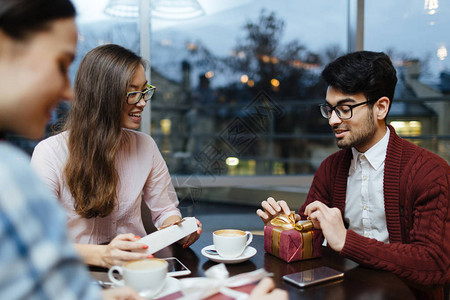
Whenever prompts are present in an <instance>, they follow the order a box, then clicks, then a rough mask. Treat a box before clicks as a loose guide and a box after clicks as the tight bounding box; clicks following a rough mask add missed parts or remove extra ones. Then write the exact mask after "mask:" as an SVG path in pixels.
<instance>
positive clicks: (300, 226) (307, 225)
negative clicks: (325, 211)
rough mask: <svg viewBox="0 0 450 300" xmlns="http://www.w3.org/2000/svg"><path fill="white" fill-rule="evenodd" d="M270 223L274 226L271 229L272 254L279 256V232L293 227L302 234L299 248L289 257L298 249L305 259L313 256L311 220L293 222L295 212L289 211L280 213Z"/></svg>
mask: <svg viewBox="0 0 450 300" xmlns="http://www.w3.org/2000/svg"><path fill="white" fill-rule="evenodd" d="M270 224H272V225H273V226H275V227H274V228H273V230H272V254H274V255H276V256H278V257H279V256H280V239H281V232H283V231H285V230H291V229H295V230H297V231H299V232H300V234H301V236H302V240H301V248H297V249H296V251H294V253H292V255H291V257H290V258H289V259H288V261H290V259H292V258H293V257H294V256H295V255H296V254H297V253H298V251H300V250H301V253H302V255H301V258H302V259H307V258H312V257H313V243H312V239H313V235H314V234H313V231H312V230H313V227H314V226H313V223H312V222H311V221H298V222H295V212H291V213H290V214H289V215H285V214H280V215H278V216H276V217H275V218H273V219H272V220H271V221H270Z"/></svg>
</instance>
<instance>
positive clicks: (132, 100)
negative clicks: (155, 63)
mask: <svg viewBox="0 0 450 300" xmlns="http://www.w3.org/2000/svg"><path fill="white" fill-rule="evenodd" d="M155 90H156V87H154V86H153V85H150V84H147V88H146V89H145V91H143V92H138V91H136V92H128V93H127V103H128V104H130V105H134V104H136V103H138V102H139V101H141V99H144V101H145V102H147V101H148V100H150V99H151V98H152V96H153V94H154V93H155Z"/></svg>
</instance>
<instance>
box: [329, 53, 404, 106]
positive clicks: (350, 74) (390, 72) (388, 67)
mask: <svg viewBox="0 0 450 300" xmlns="http://www.w3.org/2000/svg"><path fill="white" fill-rule="evenodd" d="M322 78H323V79H324V80H325V82H326V83H327V84H328V86H331V87H333V88H335V89H337V90H339V91H341V92H342V93H344V94H349V95H353V94H359V93H363V94H364V95H365V96H366V98H367V99H368V100H372V101H376V100H378V99H380V98H381V97H388V98H389V100H390V104H389V109H390V108H391V104H392V101H393V99H394V90H395V85H396V84H397V76H396V71H395V68H394V66H393V65H392V61H391V59H390V58H389V56H388V55H386V54H385V53H383V52H371V51H358V52H353V53H349V54H346V55H344V56H341V57H339V58H337V59H336V60H334V61H333V62H331V63H329V64H328V65H327V66H326V67H325V69H324V70H323V71H322Z"/></svg>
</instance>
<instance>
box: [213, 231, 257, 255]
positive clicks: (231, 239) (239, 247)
mask: <svg viewBox="0 0 450 300" xmlns="http://www.w3.org/2000/svg"><path fill="white" fill-rule="evenodd" d="M252 240H253V235H252V233H251V232H250V231H242V230H237V229H221V230H217V231H214V233H213V241H214V247H215V248H216V251H217V252H218V253H219V255H220V256H222V257H225V258H233V257H238V256H241V254H242V253H243V252H244V250H245V248H246V247H247V246H248V245H249V244H250V243H251V242H252Z"/></svg>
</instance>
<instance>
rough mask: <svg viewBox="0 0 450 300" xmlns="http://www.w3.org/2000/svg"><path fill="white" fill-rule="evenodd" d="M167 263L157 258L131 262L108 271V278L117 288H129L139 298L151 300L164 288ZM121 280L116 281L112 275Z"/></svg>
mask: <svg viewBox="0 0 450 300" xmlns="http://www.w3.org/2000/svg"><path fill="white" fill-rule="evenodd" d="M167 265H168V263H167V261H165V260H163V259H158V258H150V259H142V260H133V261H129V262H127V263H125V264H124V265H123V266H113V267H112V268H110V269H109V270H108V277H109V279H110V280H111V282H112V283H114V284H115V285H118V286H124V285H126V286H129V287H131V288H132V289H134V290H135V291H136V292H138V293H139V294H140V295H141V296H143V297H144V296H145V297H148V298H151V297H153V296H155V295H156V294H157V293H159V292H160V291H161V290H162V288H163V287H164V284H165V280H166V277H167ZM114 272H117V273H119V274H120V275H121V277H122V279H121V280H118V279H116V278H115V277H114V275H113V273H114Z"/></svg>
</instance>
